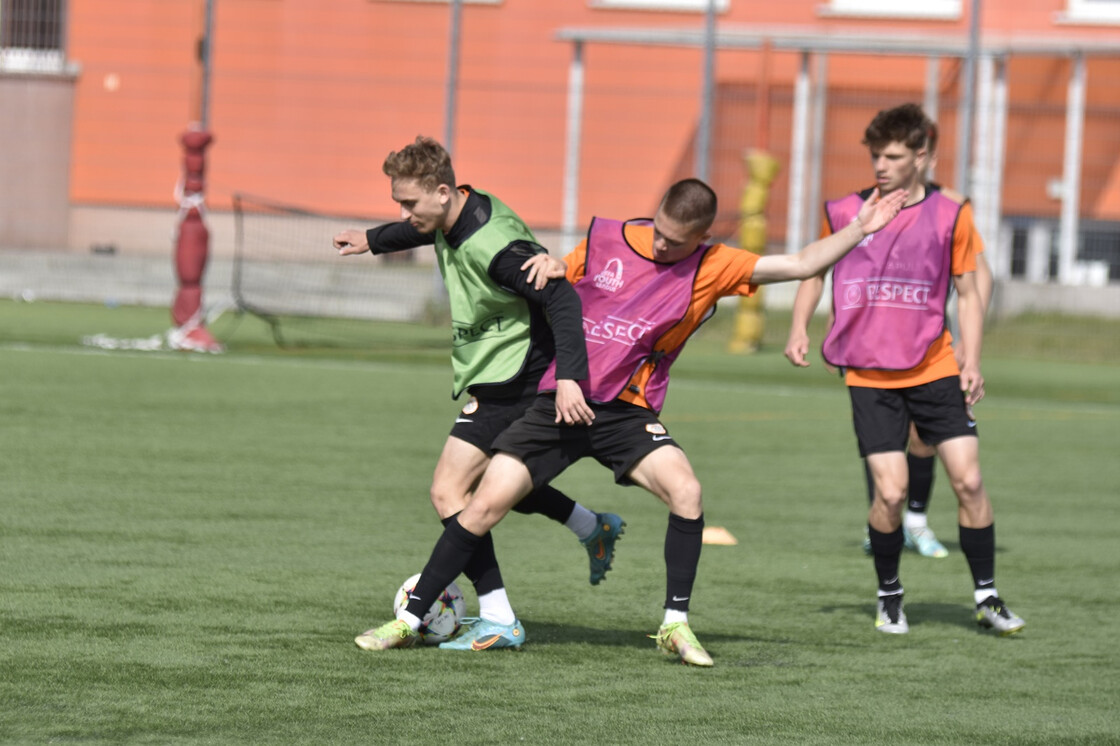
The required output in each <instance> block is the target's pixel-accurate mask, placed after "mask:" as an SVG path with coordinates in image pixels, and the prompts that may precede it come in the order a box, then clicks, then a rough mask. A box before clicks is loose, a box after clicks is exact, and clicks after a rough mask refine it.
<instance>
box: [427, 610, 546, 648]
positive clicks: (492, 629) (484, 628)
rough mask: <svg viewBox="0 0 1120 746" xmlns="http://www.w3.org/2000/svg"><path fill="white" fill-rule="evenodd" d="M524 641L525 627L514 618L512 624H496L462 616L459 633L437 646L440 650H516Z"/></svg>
mask: <svg viewBox="0 0 1120 746" xmlns="http://www.w3.org/2000/svg"><path fill="white" fill-rule="evenodd" d="M524 642H525V628H524V627H522V626H521V622H520V621H518V620H516V619H515V620H513V624H498V623H497V622H491V621H488V620H486V619H481V618H479V617H464V618H463V627H462V629H460V630H459V634H457V635H455V636H454V637H452V638H451V639H450V640H448V641H447V642H441V643H440V644H439V647H440V649H441V650H475V651H478V650H497V649H499V648H513V649H514V650H517V649H518V648H520V647H521V645H522V644H523V643H524Z"/></svg>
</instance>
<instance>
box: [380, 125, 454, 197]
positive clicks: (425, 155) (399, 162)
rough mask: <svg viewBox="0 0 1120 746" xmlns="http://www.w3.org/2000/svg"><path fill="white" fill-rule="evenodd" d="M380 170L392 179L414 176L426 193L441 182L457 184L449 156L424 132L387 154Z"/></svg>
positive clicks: (451, 185) (449, 184) (412, 177)
mask: <svg viewBox="0 0 1120 746" xmlns="http://www.w3.org/2000/svg"><path fill="white" fill-rule="evenodd" d="M381 170H382V171H384V172H385V175H386V176H388V177H389V178H390V179H393V180H396V179H415V180H416V181H417V182H418V183H419V184H420V188H421V189H423V190H424V191H426V192H431V191H434V190H435V189H436V188H437V187H438V186H439V185H440V184H446V185H447V186H449V187H450V188H452V189H454V188H455V187H456V184H455V169H453V168H452V167H451V155H450V154H449V153H448V152H447V150H446V149H445V148H444V147H443V146H442V145H440V144H439V143H438V142H436V141H435V140H434V139H432V138H430V137H425V136H423V135H417V136H416V141H415V142H413V143H409V144H408V145H405V146H404V147H403V148H401V149H400V150H395V151H393V152H392V153H389V155H387V156H386V157H385V162H384V163H383V164H381Z"/></svg>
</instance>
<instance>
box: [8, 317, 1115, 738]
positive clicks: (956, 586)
mask: <svg viewBox="0 0 1120 746" xmlns="http://www.w3.org/2000/svg"><path fill="white" fill-rule="evenodd" d="M251 322H252V320H242V321H241V322H240V324H237V325H236V326H235V325H234V324H232V322H231V321H230V320H228V319H223V320H221V321H219V322H218V324H216V325H215V329H216V330H217V331H218V332H219V333H220V334H222V335H224V336H225V337H226V338H228V339H229V340H230V352H229V353H228V354H226V355H223V356H203V355H180V354H167V353H131V352H101V351H95V350H91V349H89V348H83V347H80V346H79V345H78V344H77V340H78V339H79V338H80V337H81V336H83V335H86V334H94V333H98V332H105V333H108V334H112V335H117V336H137V337H140V336H147V335H150V334H153V333H156V332H159V331H160V330H162V329H163V328H164V325H165V324H166V313H165V312H164V313H159V312H154V311H152V310H150V309H123V308H122V309H105V308H102V307H96V306H64V305H56V304H4V303H0V340H3V342H0V359H2V360H3V368H2V370H3V376H0V422H2V423H3V424H2V426H0V453H2V454H3V456H2V460H0V670H2V672H3V675H2V676H0V742H2V743H45V742H70V741H81V742H93V743H98V742H101V743H121V742H127V743H151V744H169V743H183V744H187V743H192V744H193V743H268V744H274V743H407V744H412V743H416V744H420V743H432V742H442V743H453V744H493V743H499V744H505V743H541V744H546V743H557V744H567V743H585V742H591V743H606V744H615V743H618V744H662V743H665V744H668V743H681V742H692V743H720V744H722V743H760V744H762V743H773V744H788V743H809V744H833V743H882V742H894V743H930V744H956V743H977V742H980V743H989V744H1052V743H1068V744H1081V743H1120V715H1117V713H1116V703H1117V701H1120V673H1118V672H1120V653H1118V652H1117V646H1116V642H1115V641H1116V638H1117V635H1118V633H1120V622H1117V619H1118V618H1120V617H1118V614H1117V603H1116V593H1115V585H1116V572H1117V569H1118V567H1120V550H1118V549H1117V548H1116V538H1115V533H1116V526H1117V525H1120V504H1118V503H1117V501H1116V492H1117V487H1116V485H1117V484H1118V483H1120V462H1118V461H1117V459H1116V455H1115V449H1116V443H1117V433H1118V432H1120V400H1118V398H1117V394H1116V392H1115V391H1114V388H1115V382H1116V381H1117V380H1118V377H1117V373H1118V372H1120V367H1118V366H1117V365H1116V364H1114V363H1109V364H1105V363H1094V364H1087V363H1074V362H1069V361H1061V360H1048V361H1044V362H1037V361H1031V360H1028V359H1024V358H1021V357H1018V356H1007V357H999V356H992V357H989V359H988V360H986V363H985V373H986V375H987V376H988V379H989V396H988V398H987V399H986V400H985V401H984V402H983V403H982V405H981V406H980V407H979V408H978V413H979V414H980V419H981V425H980V427H981V433H982V436H981V437H982V459H983V466H984V474H985V479H986V482H987V484H988V487H989V491H990V492H991V494H992V497H993V501H994V504H995V509H996V516H997V529H998V544H999V554H998V560H997V562H998V565H997V568H998V578H999V589H1000V591H1001V593H1002V594H1003V595H1004V596H1005V598H1007V599H1008V601H1009V603H1010V604H1011V605H1012V608H1014V609H1015V610H1016V611H1017V612H1018V613H1020V614H1022V615H1023V616H1024V617H1025V618H1026V619H1027V621H1028V626H1027V629H1026V630H1025V631H1024V632H1023V634H1021V635H1019V636H1017V637H1013V638H1007V639H1000V638H996V637H994V636H992V635H991V634H988V633H983V632H981V631H978V629H977V628H976V626H975V624H974V623H973V622H972V620H971V614H970V606H971V604H970V600H971V593H970V582H969V578H968V572H967V569H966V567H965V564H964V560H963V559H962V557H961V554H960V551H959V546H958V544H957V542H956V531H955V509H954V508H953V502H954V501H953V498H952V496H951V494H950V492H949V491H948V489H947V486H946V484H945V482H946V480H945V478H944V475H943V474H940V473H939V474H938V477H937V482H936V486H935V495H934V498H933V507H932V511H931V524H932V526H933V528H934V529H935V530H936V531H937V532H938V534H939V536H940V537H941V538H942V539H943V540H944V541H945V543H946V544H947V546H948V547H949V549H950V552H951V555H950V557H949V558H948V559H945V560H928V559H923V558H920V557H917V556H916V555H914V554H911V553H908V554H907V555H906V556H905V557H904V560H903V567H902V570H903V578H904V581H905V583H906V589H907V613H908V616H909V618H910V622H911V626H912V629H911V633H910V634H909V635H907V636H905V637H901V638H893V637H887V636H885V635H881V634H878V633H876V632H875V631H874V630H873V629H872V614H873V596H874V587H875V581H874V573H873V571H872V568H871V566H870V562H869V560H868V559H867V558H866V557H864V556H863V554H862V553H861V552H860V549H859V541H860V538H861V536H862V532H861V526H862V525H863V522H864V497H863V486H862V477H861V469H860V466H859V463H858V460H857V457H856V451H855V444H854V439H853V436H852V434H851V425H850V421H849V413H848V404H847V398H846V395H845V393H844V391H843V387H842V385H841V384H840V383H839V382H838V381H836V380H835V379H834V378H830V377H828V376H826V375H825V374H824V373H823V372H822V371H821V370H820V367H819V365H817V366H814V367H813V368H811V369H809V370H808V371H800V372H798V371H793V370H792V369H791V368H790V367H789V365H788V363H786V362H785V361H784V359H783V358H782V357H781V354H780V350H779V349H778V348H777V347H776V346H775V345H774V344H773V343H771V344H769V345H768V346H767V347H765V348H764V350H763V352H761V353H759V354H758V355H755V356H750V357H733V356H728V355H725V354H723V352H722V338H721V334H720V327H719V326H713V327H711V328H710V329H705V330H703V333H702V334H701V335H700V336H699V337H698V339H696V340H695V341H694V343H693V349H690V352H689V354H687V355H685V356H684V358H683V359H682V361H681V363H680V364H679V366H678V367H679V374H678V376H677V379H676V380H675V381H674V384H673V387H672V390H671V392H670V395H669V402H668V406H667V408H666V411H665V413H664V420H665V422H666V423H667V424H668V425H669V427H670V428H671V430H672V432H673V433H674V435H675V436H676V438H677V439H678V440H679V441H680V442H681V443H682V444H683V445H684V446H685V448H686V449H687V451H688V452H689V454H690V457H691V458H692V460H693V462H694V465H695V468H696V470H697V473H698V474H699V476H700V478H701V480H702V482H703V483H704V485H705V505H706V514H707V520H708V523H709V524H710V525H722V526H725V527H727V528H728V529H729V530H730V531H731V532H732V533H733V534H734V535H735V536H737V537H738V539H739V542H740V543H739V545H738V546H735V547H706V548H705V551H704V555H703V557H702V560H701V566H700V575H699V578H698V582H697V586H696V592H695V596H694V602H693V611H692V620H693V625H694V628H695V629H696V630H697V633H698V635H699V637H700V639H701V640H702V641H703V642H704V643H705V644H706V646H707V647H708V649H709V651H710V652H711V653H712V655H713V656H714V657H715V660H716V666H715V668H713V669H711V670H695V669H689V668H685V667H683V666H679V665H673V664H672V663H671V662H669V661H668V660H667V659H664V658H662V657H661V656H659V655H658V654H657V653H656V651H655V650H654V648H653V645H652V641H650V640H648V639H646V637H645V635H646V634H647V633H649V632H652V631H654V629H655V628H656V626H657V624H658V622H659V619H660V610H659V607H660V602H661V598H662V595H663V589H664V579H663V573H664V570H663V561H662V556H661V552H662V541H663V538H664V531H665V509H664V507H663V506H662V505H660V504H659V503H658V502H657V501H656V500H654V498H652V497H650V496H649V495H646V494H645V493H643V492H641V491H639V490H636V489H622V488H619V487H617V486H614V485H613V484H612V482H611V479H610V475H609V473H608V472H607V471H606V470H605V469H603V468H602V467H600V466H598V465H597V464H594V463H586V464H584V463H581V464H578V465H577V466H576V467H574V468H573V469H571V470H570V471H569V472H568V473H566V474H565V475H563V476H562V477H561V478H560V479H559V480H558V482H557V485H558V486H559V487H560V488H561V489H563V490H565V491H567V492H569V493H570V494H572V495H573V496H575V497H576V498H578V499H579V500H581V501H582V502H584V503H585V504H587V505H589V506H591V507H595V508H598V509H601V510H602V509H610V510H613V511H616V512H619V513H621V514H622V515H623V516H624V517H625V518H626V520H627V521H628V524H629V527H628V529H627V534H626V536H625V538H624V540H623V541H622V542H621V543H620V545H619V554H618V557H617V559H616V562H615V569H614V571H612V573H611V574H610V575H608V576H607V580H606V581H605V582H604V583H603V584H602V585H601V586H599V587H595V588H592V587H591V586H589V585H588V584H587V580H586V573H587V568H586V557H585V555H584V553H583V550H582V549H581V548H580V547H579V545H578V544H577V543H576V541H575V539H574V538H573V537H572V536H571V534H570V533H569V532H568V531H567V530H566V529H564V528H562V527H558V526H554V525H551V524H549V523H548V522H547V521H545V520H543V519H541V518H539V517H535V516H530V517H527V516H521V515H517V514H512V515H510V516H509V517H508V518H507V519H506V520H505V521H503V523H502V524H501V525H500V526H499V527H498V529H497V530H496V534H495V538H496V542H497V547H498V552H499V558H500V559H501V560H502V561H503V573H504V575H505V578H506V581H507V586H508V588H509V593H510V596H511V600H512V601H513V603H514V606H515V608H516V609H517V611H518V613H519V615H520V616H521V618H522V620H523V621H524V623H525V626H526V629H527V631H528V637H529V643H528V644H527V645H526V646H525V649H524V650H523V651H521V652H517V653H514V652H507V651H495V652H493V653H486V654H479V655H474V654H455V653H448V652H446V651H440V650H437V649H420V650H409V651H390V652H388V653H385V654H370V653H364V652H362V651H360V650H358V649H357V648H356V647H355V646H354V645H353V644H352V642H351V640H352V638H353V636H354V635H355V634H356V633H358V632H360V631H362V630H363V629H365V628H366V627H367V626H370V625H371V624H373V623H378V622H381V621H385V620H386V619H388V618H389V615H390V606H391V602H392V595H393V592H394V591H395V589H396V587H397V585H398V584H399V583H400V581H402V580H403V579H404V578H405V577H407V576H408V575H410V574H412V573H413V572H416V571H418V570H419V569H420V568H421V567H422V566H423V564H424V562H425V561H426V559H427V555H428V552H429V551H430V548H431V545H432V543H433V542H434V540H435V538H436V536H437V535H438V531H439V524H438V522H437V521H436V520H435V516H434V513H433V511H432V509H431V507H430V504H429V503H428V498H427V487H428V480H429V479H430V476H431V470H432V467H433V465H434V464H435V460H436V458H437V456H438V453H439V449H440V447H441V445H442V442H443V439H444V438H445V437H446V433H447V430H448V428H449V427H450V424H451V419H452V418H453V416H454V412H455V411H456V406H455V404H454V403H452V402H451V401H450V400H449V398H448V392H449V389H450V370H449V366H448V364H447V360H446V356H447V351H446V349H440V348H439V347H438V344H439V343H442V340H443V339H444V337H445V335H444V333H443V331H442V330H440V329H428V328H426V327H412V326H406V325H371V327H373V328H371V330H370V333H371V335H373V338H374V339H376V340H377V343H376V344H374V345H372V346H371V348H370V349H368V350H364V351H356V350H327V351H324V350H312V349H297V350H288V351H279V350H276V349H275V348H274V347H273V346H271V345H270V343H269V337H268V334H267V329H265V328H264V327H263V325H260V326H259V327H255V326H253V324H252V323H251ZM223 324H230V326H229V327H228V328H226V327H223V326H222V325H223ZM783 332H784V330H783ZM690 356H691V358H690ZM467 596H468V601H469V604H470V607H471V608H472V609H473V608H474V597H473V593H472V592H471V591H470V590H467Z"/></svg>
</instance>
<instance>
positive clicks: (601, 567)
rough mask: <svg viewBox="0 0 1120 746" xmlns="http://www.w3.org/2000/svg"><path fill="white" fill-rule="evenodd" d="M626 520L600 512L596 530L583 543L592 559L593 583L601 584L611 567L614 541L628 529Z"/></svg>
mask: <svg viewBox="0 0 1120 746" xmlns="http://www.w3.org/2000/svg"><path fill="white" fill-rule="evenodd" d="M625 529H626V521H624V520H622V517H621V516H617V515H615V514H614V513H599V514H598V525H597V526H596V527H595V532H594V533H592V534H591V536H589V537H587V540H586V541H583V542H582V544H583V546H584V548H585V549H587V556H588V558H589V559H590V561H591V578H590V580H591V585H599V581H601V580H602V579H603V578H604V577H605V576H606V574H607V570H610V569H611V562H612V561H613V560H614V543H615V542H616V541H618V538H619V537H620V536H622V534H624V533H625V532H626V531H625Z"/></svg>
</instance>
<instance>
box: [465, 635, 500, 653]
mask: <svg viewBox="0 0 1120 746" xmlns="http://www.w3.org/2000/svg"><path fill="white" fill-rule="evenodd" d="M500 639H502V636H501V635H490V636H489V637H483V638H482V639H480V640H473V641H472V642H471V650H486V648H489V647H491V646H493V644H494V643H496V642H497V641H498V640H500Z"/></svg>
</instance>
